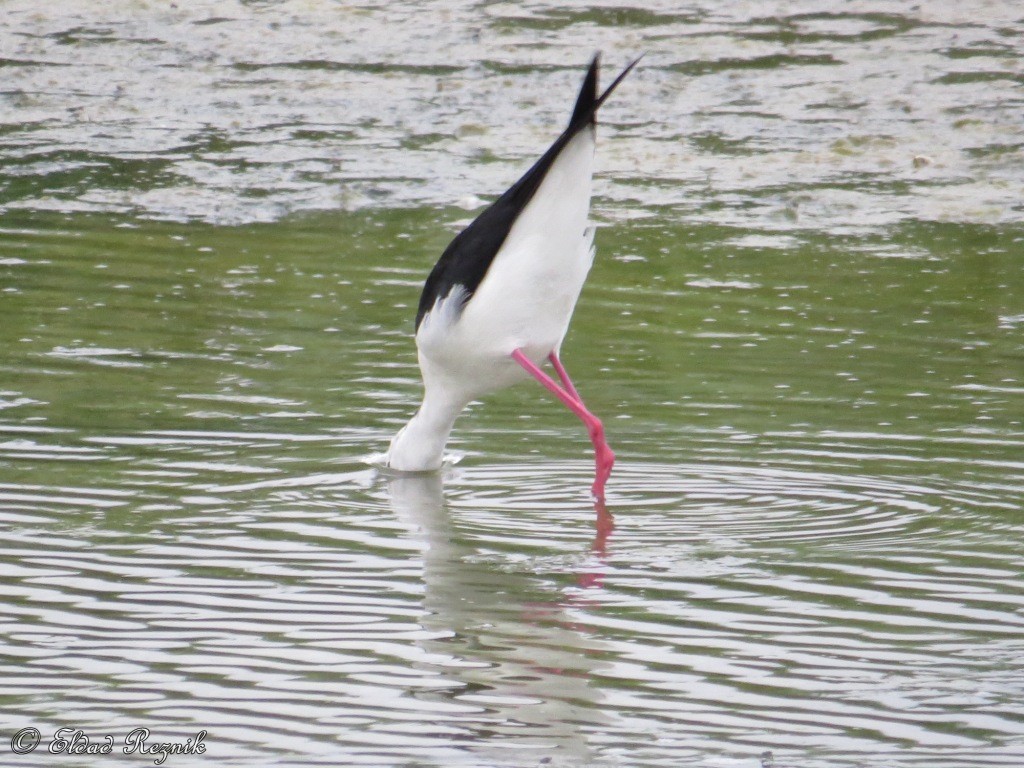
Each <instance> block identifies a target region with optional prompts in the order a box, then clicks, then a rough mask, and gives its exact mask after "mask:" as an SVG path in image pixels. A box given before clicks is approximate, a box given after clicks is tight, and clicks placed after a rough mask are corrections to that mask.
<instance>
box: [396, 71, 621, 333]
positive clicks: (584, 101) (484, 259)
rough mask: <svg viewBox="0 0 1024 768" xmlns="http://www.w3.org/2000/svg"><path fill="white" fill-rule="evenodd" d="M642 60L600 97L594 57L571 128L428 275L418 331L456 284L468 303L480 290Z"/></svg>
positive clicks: (458, 238)
mask: <svg viewBox="0 0 1024 768" xmlns="http://www.w3.org/2000/svg"><path fill="white" fill-rule="evenodd" d="M638 61H640V59H639V58H638V59H636V60H635V61H633V62H632V63H631V64H630V65H629V66H628V67H626V68H625V69H624V70H623V71H622V73H621V74H620V75H619V76H618V77H617V78H615V81H614V82H613V83H612V84H611V85H610V86H609V87H608V88H607V90H605V92H604V93H602V94H601V96H600V97H598V95H597V73H598V68H599V63H600V54H597V55H595V56H594V59H593V61H591V63H590V68H589V69H588V70H587V74H586V77H584V79H583V86H582V87H581V88H580V94H579V97H578V98H577V99H576V106H575V108H574V109H573V112H572V118H571V119H570V120H569V125H568V127H567V128H566V129H565V131H563V132H562V135H561V136H559V137H558V138H557V139H555V142H554V144H552V145H551V146H550V147H549V148H548V150H547V152H545V153H544V154H543V155H541V157H540V159H539V160H538V161H537V162H536V163H534V164H533V167H531V168H530V170H528V171H527V172H526V173H525V174H523V177H522V178H520V179H519V181H517V182H516V183H515V184H513V185H512V186H511V187H509V188H508V190H507V191H506V192H505V193H504V194H503V195H502V196H501V197H499V198H498V199H497V200H495V201H494V202H493V203H491V205H490V206H488V207H487V208H486V209H485V210H484V211H483V213H481V214H480V215H479V216H477V217H476V219H474V220H473V222H472V223H470V224H469V226H467V227H466V228H465V229H464V230H462V232H460V233H459V234H458V235H456V236H455V239H454V240H452V241H451V243H449V245H448V247H447V248H445V250H444V253H442V254H441V258H440V259H438V260H437V264H435V265H434V268H433V269H432V270H431V271H430V275H428V276H427V281H426V283H425V284H424V285H423V293H422V294H420V303H419V307H418V308H417V310H416V330H417V331H418V330H419V327H420V323H421V322H423V318H424V317H425V316H426V314H427V313H428V312H430V310H432V309H433V308H434V305H435V304H436V303H437V302H438V300H440V299H443V298H445V297H446V296H448V294H450V293H451V292H452V289H453V288H455V287H456V286H461V287H462V288H463V289H464V290H465V299H464V301H469V299H470V298H471V297H472V296H473V294H474V293H475V292H476V289H477V288H478V287H479V285H480V283H481V282H482V281H483V279H484V276H485V275H486V274H487V270H488V269H489V268H490V266H491V262H493V261H494V257H495V256H496V255H497V253H498V251H499V250H500V249H501V246H502V245H503V244H504V242H505V238H507V237H508V233H509V231H510V230H511V229H512V225H513V224H514V223H515V221H516V219H517V218H518V217H519V214H520V213H522V211H523V209H524V208H526V206H527V205H528V204H529V203H530V200H532V199H533V195H534V193H535V192H536V191H537V189H538V188H539V187H540V185H541V182H543V181H544V177H545V176H546V175H547V172H548V170H549V169H550V168H551V166H552V165H553V164H554V162H555V160H556V159H557V158H558V155H559V154H560V153H561V152H562V150H563V149H565V147H566V145H567V144H568V143H569V142H570V141H572V139H573V138H574V137H575V136H576V135H577V134H578V133H579V132H580V131H581V130H583V129H584V128H585V127H587V126H591V125H593V124H594V121H595V115H596V114H597V110H598V108H599V107H600V106H601V105H602V104H603V103H604V101H605V99H607V98H608V97H609V96H610V95H611V93H612V91H614V90H615V88H616V86H617V85H618V84H619V83H620V82H622V79H623V78H624V77H625V76H626V75H628V74H629V72H630V70H632V69H633V67H634V66H636V64H637V62H638Z"/></svg>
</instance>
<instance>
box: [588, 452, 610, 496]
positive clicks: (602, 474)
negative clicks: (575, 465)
mask: <svg viewBox="0 0 1024 768" xmlns="http://www.w3.org/2000/svg"><path fill="white" fill-rule="evenodd" d="M614 465H615V453H614V452H613V451H612V449H611V448H609V447H608V443H605V442H601V443H597V444H595V446H594V484H593V486H591V489H590V492H591V493H592V494H593V495H594V498H595V499H596V500H598V501H604V486H605V483H607V482H608V478H609V477H611V474H612V467H613V466H614Z"/></svg>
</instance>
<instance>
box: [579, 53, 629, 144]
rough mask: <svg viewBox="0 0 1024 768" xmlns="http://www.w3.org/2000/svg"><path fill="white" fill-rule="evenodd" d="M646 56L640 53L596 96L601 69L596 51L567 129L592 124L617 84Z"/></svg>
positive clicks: (598, 54) (599, 58)
mask: <svg viewBox="0 0 1024 768" xmlns="http://www.w3.org/2000/svg"><path fill="white" fill-rule="evenodd" d="M645 55H646V52H645V53H641V54H640V55H639V56H637V57H636V58H635V59H633V60H632V61H631V62H629V64H627V65H626V67H625V69H623V70H622V72H620V73H619V75H618V77H616V78H615V79H614V80H613V81H612V84H611V85H609V86H608V87H607V88H605V90H604V92H603V93H601V95H600V96H598V91H597V80H598V71H599V70H600V68H601V52H600V51H596V52H595V53H594V56H593V58H592V59H591V60H590V66H589V67H588V68H587V74H586V75H585V76H584V78H583V85H582V86H581V87H580V95H579V96H578V97H577V98H576V106H575V107H574V108H573V111H572V117H571V118H570V119H569V129H570V130H572V129H579V128H582V127H583V126H584V125H589V124H593V123H594V122H595V119H596V115H597V110H598V108H600V106H601V105H602V104H604V102H605V100H606V99H607V98H608V97H609V96H611V95H612V91H614V90H615V89H616V88H617V87H618V85H619V83H621V82H622V81H623V80H624V79H625V78H626V75H628V74H629V73H630V72H632V71H633V68H634V67H635V66H636V65H637V64H639V63H640V60H641V59H642V58H643V57H644V56H645Z"/></svg>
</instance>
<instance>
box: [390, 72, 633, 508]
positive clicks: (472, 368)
mask: <svg viewBox="0 0 1024 768" xmlns="http://www.w3.org/2000/svg"><path fill="white" fill-rule="evenodd" d="M639 61H640V59H639V58H637V59H635V60H634V61H632V62H631V63H630V64H629V65H628V66H626V67H625V69H623V70H622V72H621V73H620V74H619V75H618V77H616V78H615V80H614V81H612V84H611V85H610V86H609V87H608V88H607V89H605V90H604V91H603V92H602V93H601V94H600V95H598V72H599V68H600V53H597V54H595V55H594V57H593V59H592V60H591V62H590V66H589V67H588V69H587V72H586V75H585V76H584V78H583V85H582V86H581V88H580V91H579V96H578V97H577V99H576V103H575V106H574V108H573V111H572V116H571V117H570V119H569V124H568V126H567V127H566V128H565V130H564V131H562V133H561V134H560V135H559V136H558V138H556V139H555V140H554V142H553V143H552V144H551V146H550V147H549V148H548V149H547V151H546V152H544V153H543V154H542V155H541V157H540V158H539V159H538V160H537V161H536V162H535V163H534V164H533V165H532V166H531V167H530V168H529V170H527V171H526V173H525V174H523V176H522V177H521V178H520V179H519V180H518V181H516V182H515V183H514V184H513V185H512V186H511V187H509V188H508V190H506V191H505V192H504V193H503V194H502V195H501V196H500V197H498V198H497V199H496V200H495V201H494V202H493V203H491V204H490V205H489V206H488V207H487V208H485V209H484V211H483V212H482V213H480V215H479V216H477V217H476V218H475V219H474V220H473V221H472V222H471V223H470V224H469V225H467V226H466V228H465V229H463V230H462V231H461V232H460V233H459V234H458V235H456V236H455V238H454V239H453V240H452V241H451V243H450V244H449V245H448V247H447V248H446V249H445V250H444V252H443V253H442V254H441V257H440V258H439V259H438V261H437V263H436V264H435V265H434V268H433V269H432V270H431V271H430V273H429V275H428V276H427V279H426V282H425V283H424V285H423V291H422V293H421V294H420V299H419V304H418V307H417V311H416V324H415V340H416V347H417V357H418V361H419V367H420V372H421V376H422V379H423V400H422V403H421V404H420V407H419V409H418V410H417V411H416V412H415V414H414V415H413V416H412V418H411V419H410V420H409V422H408V423H407V424H406V425H405V426H404V427H402V428H401V430H399V432H398V433H397V434H396V435H395V436H394V438H393V439H392V441H391V444H390V447H389V449H388V452H387V454H386V455H385V464H386V466H388V467H389V468H391V469H393V470H396V471H399V472H429V471H436V470H438V469H440V468H441V467H442V465H443V462H444V448H445V445H446V444H447V441H448V438H449V436H450V434H451V431H452V428H453V426H454V424H455V420H456V419H457V418H458V416H459V414H460V413H461V412H462V411H463V410H464V409H465V407H466V406H467V405H468V404H469V403H470V402H472V401H474V400H477V399H479V398H480V397H482V396H484V395H486V394H489V393H492V392H494V391H497V390H500V389H503V388H505V387H507V386H510V385H512V384H515V383H518V382H520V381H524V380H529V379H530V378H533V379H535V380H536V381H537V382H539V383H540V384H541V385H542V386H543V387H544V388H545V389H547V390H548V391H549V392H550V393H551V394H552V395H554V397H555V398H556V399H557V400H559V401H560V402H561V403H562V404H563V405H565V406H566V407H567V408H568V409H569V410H570V411H572V413H574V414H575V415H576V416H577V417H578V418H579V419H580V421H582V422H583V424H584V426H585V427H586V429H587V432H588V434H589V437H590V440H591V442H592V443H593V446H594V464H595V466H594V482H593V484H592V486H591V493H592V495H593V497H594V498H595V499H596V500H598V501H601V502H603V501H604V497H605V484H606V483H607V480H608V478H609V476H610V475H611V471H612V466H613V465H614V463H615V454H614V452H613V451H612V449H611V448H610V447H609V445H608V442H607V439H606V437H605V430H604V426H603V424H602V422H601V420H600V419H599V418H598V417H597V416H595V415H594V414H593V413H591V411H590V410H589V409H588V408H587V406H586V404H585V403H584V402H583V398H582V397H581V396H580V394H579V391H578V390H577V388H576V386H575V385H574V384H573V382H572V379H571V378H569V374H568V372H567V371H566V369H565V366H564V365H563V364H562V360H561V356H560V350H561V346H562V341H563V339H564V338H565V334H566V332H567V330H568V328H569V322H570V320H571V318H572V314H573V310H574V309H575V306H576V302H577V300H578V298H579V295H580V292H581V291H582V289H583V284H584V282H585V281H586V278H587V273H588V272H589V271H590V267H591V265H592V264H593V260H594V253H595V251H594V227H593V226H592V225H591V224H590V222H589V213H590V197H591V187H592V180H593V166H594V155H595V147H596V124H597V120H596V115H597V111H598V109H599V108H600V107H601V105H602V104H604V102H605V101H606V100H607V99H608V97H609V96H610V95H611V94H612V92H613V91H614V90H615V89H616V88H617V87H618V85H619V83H621V82H622V80H623V79H624V78H625V77H626V75H628V74H629V73H630V72H631V71H632V69H633V68H634V67H635V66H636V65H637V63H638V62H639ZM546 363H550V364H551V367H552V368H553V369H554V373H555V375H556V376H557V377H558V380H557V381H556V380H555V379H554V378H553V377H552V376H550V375H549V374H548V373H547V372H546V371H544V370H543V366H544V365H545V364H546Z"/></svg>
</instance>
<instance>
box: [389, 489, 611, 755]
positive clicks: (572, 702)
mask: <svg viewBox="0 0 1024 768" xmlns="http://www.w3.org/2000/svg"><path fill="white" fill-rule="evenodd" d="M387 484H388V490H389V499H390V502H391V506H392V508H393V510H394V512H395V514H396V515H397V516H398V518H399V519H400V520H402V521H403V522H404V523H405V524H406V525H408V526H409V527H410V528H411V529H413V530H416V531H417V532H418V535H419V536H420V537H421V540H422V542H423V545H424V548H423V582H424V587H425V594H424V597H423V616H422V618H421V620H420V624H421V626H422V627H423V628H424V629H425V630H427V633H426V634H427V636H429V637H430V638H431V639H428V640H424V641H423V642H422V644H423V647H424V650H426V651H427V652H428V654H429V656H430V658H431V659H433V660H434V662H433V663H435V664H437V666H438V672H439V673H440V675H442V676H443V677H444V678H445V679H446V680H448V681H450V683H451V684H450V685H448V686H444V687H442V688H439V689H437V690H435V691H432V692H430V693H428V694H423V693H419V694H417V695H419V696H420V697H428V698H435V697H441V698H444V699H445V700H446V702H447V703H456V704H459V705H463V706H466V705H468V706H469V707H471V709H469V710H467V711H474V712H476V714H474V715H472V716H468V715H467V717H466V718H463V719H462V720H461V721H460V725H462V727H463V728H464V732H465V737H464V738H465V740H466V742H467V749H472V750H479V749H484V748H496V747H497V746H500V747H501V748H502V750H503V752H502V753H503V754H505V755H506V757H508V756H511V755H510V754H509V753H508V752H507V751H505V750H507V749H512V750H513V752H515V751H518V750H527V749H529V750H534V749H542V750H544V751H543V753H542V754H545V755H546V754H548V753H550V752H552V751H554V750H557V752H558V754H559V756H560V757H562V758H565V759H570V760H574V761H579V762H581V763H584V764H586V763H588V762H589V759H590V757H591V754H590V749H589V747H588V745H587V737H586V733H587V732H588V731H591V730H594V729H595V728H597V727H601V726H603V725H605V724H606V723H607V718H606V717H605V716H604V715H603V713H602V712H601V711H600V709H599V707H598V699H599V693H598V690H597V688H596V687H594V686H593V685H592V684H591V678H592V676H593V674H594V672H595V671H596V670H597V669H598V668H599V667H600V666H601V664H602V662H601V661H600V660H599V659H600V656H601V655H602V651H603V648H602V644H601V643H600V642H599V641H597V640H595V639H594V638H593V635H592V633H587V632H583V631H581V628H580V626H579V625H580V621H579V619H578V618H574V614H578V612H579V611H581V610H584V609H586V607H587V603H588V602H589V601H590V598H588V594H593V592H592V591H591V590H585V589H580V588H579V587H595V586H599V585H600V576H599V575H598V574H597V573H587V574H584V575H582V576H580V577H579V578H578V580H577V588H574V589H570V590H568V594H567V592H566V591H564V590H563V588H562V587H561V586H559V585H558V584H557V583H554V579H552V578H549V575H550V574H544V573H538V572H535V570H533V569H531V568H524V567H523V566H522V560H520V559H518V558H509V557H504V556H502V555H501V554H500V553H499V554H498V555H494V549H495V548H496V547H498V546H500V547H501V548H502V549H503V550H504V547H506V546H508V545H509V544H510V543H511V541H512V539H513V538H514V533H511V534H510V533H509V531H513V532H514V520H512V519H510V521H509V523H510V525H509V529H508V530H506V531H502V537H503V538H502V540H501V543H500V544H497V545H495V543H494V542H495V540H494V538H492V537H491V536H490V535H488V537H487V540H486V543H482V542H483V537H481V538H480V539H477V540H474V538H473V532H472V530H471V526H465V528H467V529H469V530H463V529H462V528H463V527H461V526H457V525H455V524H453V521H452V518H451V516H450V513H449V509H448V506H447V504H446V503H445V499H444V493H443V478H442V477H441V475H440V474H438V473H431V474H424V475H401V476H392V477H389V478H388V480H387ZM596 512H597V521H596V535H595V538H594V540H593V542H592V544H591V554H592V555H593V557H592V558H591V560H592V561H596V562H595V565H596V566H600V559H601V558H603V557H604V555H605V553H606V551H607V544H608V538H609V536H610V534H611V532H612V528H613V523H612V516H611V514H610V513H609V512H608V510H607V508H606V507H605V506H604V504H603V503H600V504H598V505H597V506H596ZM592 570H594V571H596V570H599V567H597V568H595V569H592Z"/></svg>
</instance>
